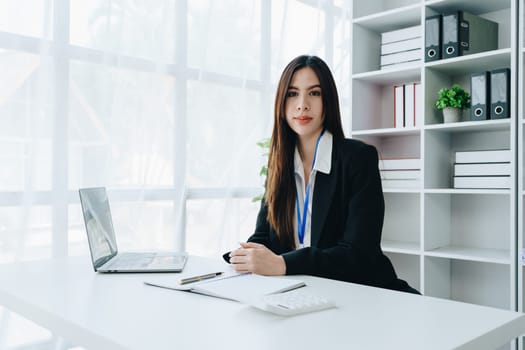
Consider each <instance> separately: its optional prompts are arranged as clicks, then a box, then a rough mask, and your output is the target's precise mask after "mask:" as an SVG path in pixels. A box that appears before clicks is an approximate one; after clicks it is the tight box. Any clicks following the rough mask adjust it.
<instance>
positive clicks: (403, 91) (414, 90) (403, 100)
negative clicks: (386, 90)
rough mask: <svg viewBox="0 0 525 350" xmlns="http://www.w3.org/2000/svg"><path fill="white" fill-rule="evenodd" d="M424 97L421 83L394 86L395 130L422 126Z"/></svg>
mask: <svg viewBox="0 0 525 350" xmlns="http://www.w3.org/2000/svg"><path fill="white" fill-rule="evenodd" d="M422 96H423V95H422V87H421V83H420V82H414V83H406V84H403V85H396V86H394V106H393V110H394V128H398V129H399V128H413V127H416V126H420V125H421V124H422V119H423V98H422Z"/></svg>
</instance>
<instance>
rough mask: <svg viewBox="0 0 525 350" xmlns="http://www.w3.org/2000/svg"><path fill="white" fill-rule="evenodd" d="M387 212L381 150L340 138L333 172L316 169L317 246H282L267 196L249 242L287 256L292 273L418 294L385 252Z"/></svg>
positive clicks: (314, 215)
mask: <svg viewBox="0 0 525 350" xmlns="http://www.w3.org/2000/svg"><path fill="white" fill-rule="evenodd" d="M384 213H385V204H384V198H383V191H382V188H381V179H380V175H379V170H378V156H377V151H376V149H375V148H374V147H373V146H370V145H367V144H365V143H363V142H361V141H357V140H352V139H345V140H339V141H338V140H336V139H334V141H333V147H332V167H331V170H330V174H324V173H322V172H317V173H316V178H315V187H314V193H313V199H312V219H311V225H312V226H311V246H310V247H306V248H302V249H297V250H294V249H293V248H292V247H291V246H289V245H283V244H281V242H280V241H279V237H278V236H277V234H276V232H275V230H274V229H273V227H271V225H270V224H269V223H268V221H267V214H268V207H267V205H266V202H265V201H264V199H263V200H262V201H261V209H260V211H259V214H258V216H257V223H256V227H255V233H254V234H253V235H252V236H251V237H250V238H249V239H248V241H249V242H256V243H261V244H264V245H265V246H266V247H268V248H269V249H271V250H272V251H273V252H274V253H276V254H279V255H282V256H283V258H284V260H285V262H286V274H287V275H294V274H307V275H314V276H320V277H326V278H331V279H337V280H341V281H347V282H354V283H360V284H366V285H370V286H376V287H382V288H389V289H395V290H402V291H408V292H415V293H417V291H415V290H414V289H412V288H411V287H410V286H408V284H407V283H406V282H405V281H402V280H399V279H398V278H397V276H396V273H395V271H394V268H393V266H392V264H391V262H390V260H389V259H388V258H387V257H386V256H385V255H384V254H383V252H382V250H381V246H380V241H381V230H382V227H383V218H384ZM225 255H226V254H225Z"/></svg>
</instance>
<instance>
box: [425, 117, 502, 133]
mask: <svg viewBox="0 0 525 350" xmlns="http://www.w3.org/2000/svg"><path fill="white" fill-rule="evenodd" d="M424 129H425V130H431V131H439V132H446V133H457V132H475V131H495V130H500V131H501V130H510V119H509V118H507V119H496V120H483V121H468V122H458V123H440V124H429V125H425V126H424Z"/></svg>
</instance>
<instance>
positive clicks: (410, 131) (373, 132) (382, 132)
mask: <svg viewBox="0 0 525 350" xmlns="http://www.w3.org/2000/svg"><path fill="white" fill-rule="evenodd" d="M420 133H421V129H419V128H384V129H369V130H355V131H353V132H352V136H409V135H419V134H420Z"/></svg>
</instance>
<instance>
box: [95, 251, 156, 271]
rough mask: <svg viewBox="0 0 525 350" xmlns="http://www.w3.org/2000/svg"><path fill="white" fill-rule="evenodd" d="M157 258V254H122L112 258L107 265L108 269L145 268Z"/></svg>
mask: <svg viewBox="0 0 525 350" xmlns="http://www.w3.org/2000/svg"><path fill="white" fill-rule="evenodd" d="M153 259H155V254H151V256H149V255H145V254H140V255H139V254H132V253H126V254H120V255H117V256H116V257H115V258H113V259H111V261H110V262H109V264H107V265H106V266H105V267H107V268H108V269H115V270H118V269H133V268H144V267H148V266H150V265H151V262H152V261H153Z"/></svg>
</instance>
